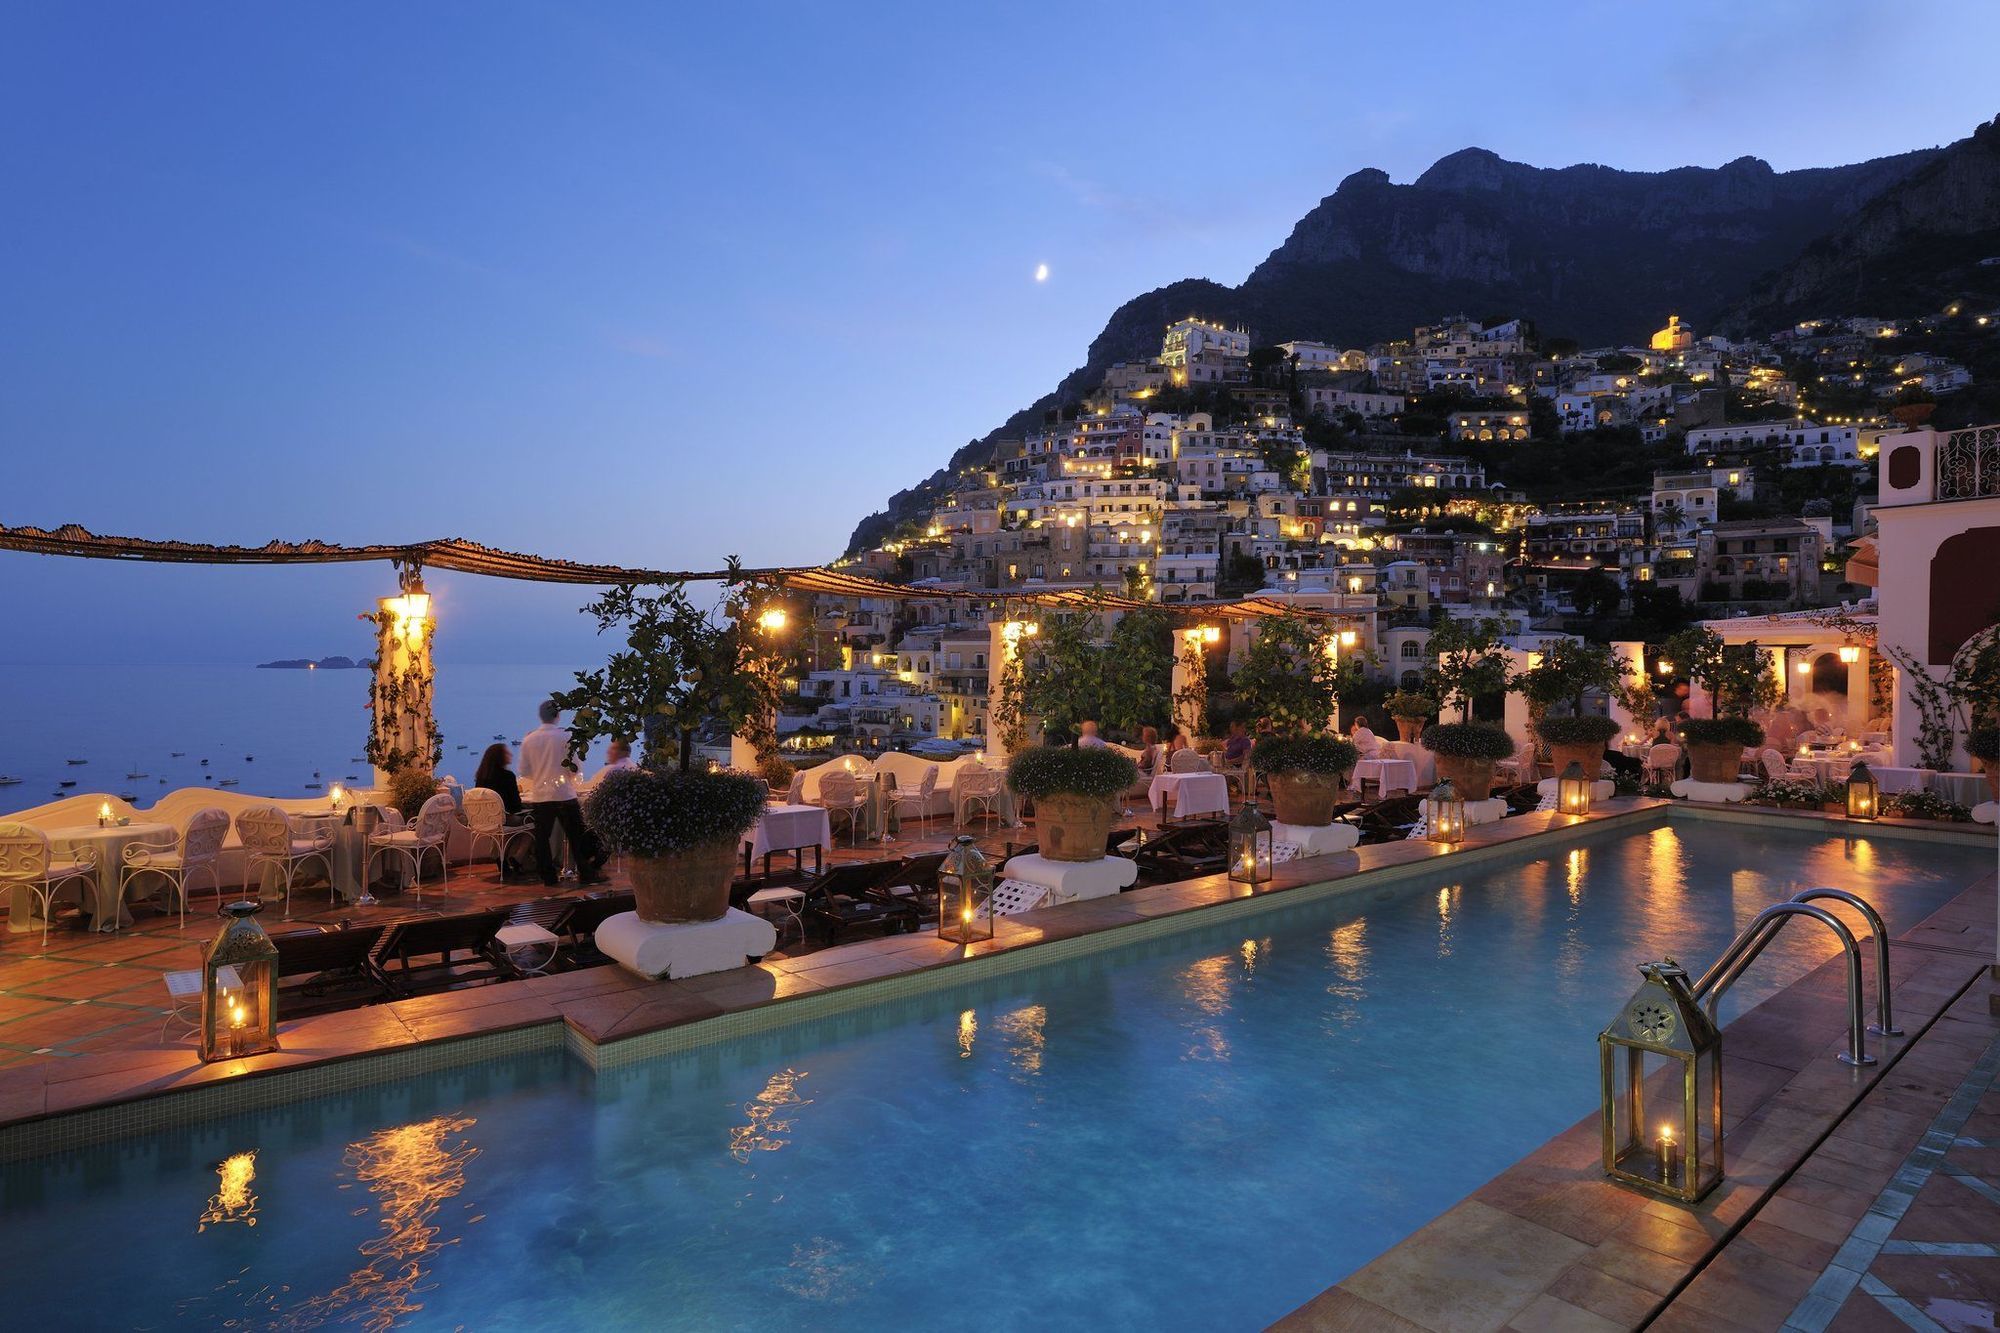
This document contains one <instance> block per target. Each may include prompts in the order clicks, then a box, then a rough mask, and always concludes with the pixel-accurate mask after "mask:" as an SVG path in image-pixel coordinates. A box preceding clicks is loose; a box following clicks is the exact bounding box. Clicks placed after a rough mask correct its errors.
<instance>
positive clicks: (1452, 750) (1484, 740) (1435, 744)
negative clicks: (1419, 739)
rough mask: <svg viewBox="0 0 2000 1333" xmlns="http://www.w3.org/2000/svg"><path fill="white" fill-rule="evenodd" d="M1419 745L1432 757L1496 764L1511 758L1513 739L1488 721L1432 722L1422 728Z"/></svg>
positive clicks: (1504, 729) (1505, 731) (1501, 728)
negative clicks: (1476, 760)
mask: <svg viewBox="0 0 2000 1333" xmlns="http://www.w3.org/2000/svg"><path fill="white" fill-rule="evenodd" d="M1423 745H1424V748H1425V749H1426V750H1429V751H1430V752H1431V753H1432V754H1439V755H1444V756H1446V757H1448V758H1452V759H1490V760H1492V761H1493V762H1495V763H1498V762H1499V761H1500V760H1502V759H1511V758H1513V756H1514V738H1513V737H1512V736H1509V735H1508V734H1507V729H1506V728H1505V727H1496V726H1494V725H1493V724H1492V723H1491V722H1433V723H1431V724H1430V725H1429V726H1428V727H1425V728H1424V736H1423Z"/></svg>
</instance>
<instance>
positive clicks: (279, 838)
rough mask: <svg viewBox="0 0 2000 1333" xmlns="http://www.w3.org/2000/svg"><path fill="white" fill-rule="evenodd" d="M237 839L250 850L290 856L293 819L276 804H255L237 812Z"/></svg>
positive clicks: (245, 848) (246, 849)
mask: <svg viewBox="0 0 2000 1333" xmlns="http://www.w3.org/2000/svg"><path fill="white" fill-rule="evenodd" d="M236 840H237V841H238V842H240V843H242V844H243V848H244V850H245V851H248V852H255V853H259V854H269V855H272V856H290V855H291V852H292V821H291V820H290V819H288V818H286V817H285V812H284V811H283V810H280V809H279V808H278V807H277V806H275V805H253V806H251V807H250V808H249V809H247V810H238V811H237V812H236Z"/></svg>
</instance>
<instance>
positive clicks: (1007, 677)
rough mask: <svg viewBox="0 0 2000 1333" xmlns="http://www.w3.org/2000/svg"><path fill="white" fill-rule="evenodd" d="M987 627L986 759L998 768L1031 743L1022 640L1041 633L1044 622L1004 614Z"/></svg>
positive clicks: (988, 623)
mask: <svg viewBox="0 0 2000 1333" xmlns="http://www.w3.org/2000/svg"><path fill="white" fill-rule="evenodd" d="M986 628H987V639H986V762H987V763H988V764H989V765H992V766H993V767H996V768H998V767H1004V766H1005V764H1006V763H1007V756H1009V755H1011V754H1012V753H1013V752H1014V751H1016V750H1018V749H1020V748H1021V747H1022V746H1024V745H1026V744H1027V743H1028V726H1027V716H1026V714H1025V713H1023V711H1022V705H1021V673H1022V669H1023V666H1022V660H1021V655H1022V651H1023V648H1024V646H1025V645H1024V642H1023V641H1024V640H1027V639H1031V638H1033V637H1034V636H1035V635H1036V634H1038V633H1040V632H1041V626H1040V625H1037V624H1036V623H1035V622H1034V621H1032V620H1008V619H1006V618H1005V617H1002V618H1000V619H998V620H992V621H989V622H987V627H986Z"/></svg>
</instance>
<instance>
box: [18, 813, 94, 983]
mask: <svg viewBox="0 0 2000 1333" xmlns="http://www.w3.org/2000/svg"><path fill="white" fill-rule="evenodd" d="M96 874H97V866H96V864H95V863H94V862H91V861H68V860H64V861H58V860H57V859H56V857H55V853H54V852H53V851H51V850H50V848H49V839H48V835H47V834H45V833H43V832H42V831H41V830H40V829H38V828H34V827H32V826H30V825H27V824H16V823H11V822H10V823H0V890H4V889H25V890H27V891H28V892H29V893H31V894H33V895H34V896H35V899H36V900H37V901H38V902H40V903H41V905H42V952H43V953H47V952H48V951H49V917H50V916H51V915H52V914H53V913H54V911H55V897H56V893H57V891H58V890H61V889H64V888H67V887H68V886H69V885H71V884H75V883H77V882H78V881H81V880H88V879H94V878H95V876H96ZM99 892H100V894H101V893H102V887H101V886H100V889H99Z"/></svg>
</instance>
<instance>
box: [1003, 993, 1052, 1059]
mask: <svg viewBox="0 0 2000 1333" xmlns="http://www.w3.org/2000/svg"><path fill="white" fill-rule="evenodd" d="M1048 1021H1049V1011H1048V1010H1047V1009H1045V1008H1043V1007H1042V1006H1041V1005H1039V1004H1031V1005H1029V1006H1028V1007H1027V1008H1025V1009H1017V1010H1015V1011H1014V1012H1013V1013H1011V1014H1008V1015H1007V1016H1006V1017H1005V1018H1002V1019H1001V1020H1000V1025H999V1026H1000V1031H1001V1032H1002V1033H1004V1034H1005V1035H1006V1037H1007V1040H1008V1043H1009V1045H1008V1047H1007V1059H1008V1060H1009V1061H1010V1062H1011V1063H1012V1064H1013V1066H1014V1068H1015V1069H1016V1070H1018V1071H1020V1072H1021V1073H1023V1074H1039V1073H1041V1072H1042V1045H1043V1042H1044V1036H1043V1029H1044V1028H1045V1027H1046V1026H1047V1025H1048Z"/></svg>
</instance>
